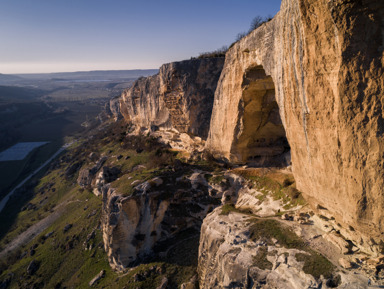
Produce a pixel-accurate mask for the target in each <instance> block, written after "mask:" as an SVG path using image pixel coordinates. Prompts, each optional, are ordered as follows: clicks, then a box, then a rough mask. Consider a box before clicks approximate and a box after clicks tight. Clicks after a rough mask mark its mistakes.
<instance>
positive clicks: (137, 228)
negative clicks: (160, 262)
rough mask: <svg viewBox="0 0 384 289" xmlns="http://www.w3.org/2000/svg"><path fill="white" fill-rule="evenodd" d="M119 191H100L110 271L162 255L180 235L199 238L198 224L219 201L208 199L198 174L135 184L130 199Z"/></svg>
mask: <svg viewBox="0 0 384 289" xmlns="http://www.w3.org/2000/svg"><path fill="white" fill-rule="evenodd" d="M179 171H180V170H179ZM123 193H124V192H122V191H118V190H116V189H113V188H110V189H109V190H107V191H104V192H103V210H102V230H103V240H104V247H105V250H106V253H107V255H108V259H109V263H110V265H111V267H112V268H113V269H115V270H119V271H122V270H124V269H125V268H127V267H130V266H134V265H137V264H139V263H140V262H143V261H145V260H147V259H150V260H151V259H152V260H153V259H154V258H155V257H164V256H165V255H167V252H168V251H169V249H170V248H172V247H173V245H175V242H177V241H178V242H180V240H177V238H178V236H179V235H180V234H184V235H187V237H188V236H189V237H188V238H191V236H194V235H197V236H198V234H199V231H200V226H201V223H202V220H203V219H204V218H205V216H206V215H207V213H208V212H209V211H211V210H212V209H213V208H214V207H216V206H217V205H218V204H220V197H221V195H220V194H216V195H215V196H210V195H209V193H208V184H207V181H206V180H205V178H204V174H202V173H199V172H196V173H193V174H192V175H191V176H190V177H189V178H188V177H186V176H182V177H178V178H176V177H175V176H174V174H173V176H168V177H162V178H159V177H157V178H155V179H152V180H150V181H146V182H142V183H141V184H138V185H137V186H136V187H135V190H134V193H133V194H132V195H130V196H124V195H123ZM184 239H185V236H184ZM175 240H176V241H175ZM182 240H183V239H182ZM182 240H181V241H182Z"/></svg>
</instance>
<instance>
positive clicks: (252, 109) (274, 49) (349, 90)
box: [207, 0, 384, 252]
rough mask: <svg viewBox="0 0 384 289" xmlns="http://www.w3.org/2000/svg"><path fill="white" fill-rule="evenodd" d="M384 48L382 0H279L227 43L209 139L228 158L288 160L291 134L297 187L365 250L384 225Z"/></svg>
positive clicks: (372, 247)
mask: <svg viewBox="0 0 384 289" xmlns="http://www.w3.org/2000/svg"><path fill="white" fill-rule="evenodd" d="M383 49H384V2H382V1H379V0H372V1H346V0H335V1H320V0H319V1H318V0H283V2H282V5H281V11H280V12H279V13H278V14H277V15H276V17H275V18H274V19H273V20H272V21H269V22H268V23H266V24H264V25H262V26H261V27H259V28H258V29H256V30H255V31H253V32H252V33H251V34H250V35H248V36H247V37H245V38H244V39H242V40H241V41H240V42H238V43H236V44H235V45H234V46H233V47H232V48H231V49H230V50H229V51H228V53H227V55H226V60H225V64H224V68H223V71H222V74H221V77H220V80H219V84H218V87H217V89H216V93H215V100H214V106H213V112H212V119H211V127H210V132H209V136H208V139H207V149H209V150H210V151H211V152H213V153H214V154H215V155H216V156H220V157H224V158H227V159H229V160H231V161H235V162H244V161H252V160H253V161H254V160H256V161H259V160H260V159H264V160H265V159H267V157H269V158H270V157H271V156H274V157H276V156H279V154H280V156H282V157H281V160H282V163H284V161H285V162H287V159H288V157H286V156H285V155H284V153H286V152H287V144H286V143H285V140H284V137H286V139H287V140H288V143H289V147H290V153H291V161H292V169H293V172H294V176H295V179H296V183H297V187H298V189H299V190H301V191H302V192H303V193H304V194H305V196H306V197H307V199H308V200H309V201H310V203H311V204H312V205H313V206H314V207H315V206H316V205H317V204H319V205H321V206H322V207H325V208H327V209H328V210H329V211H330V212H332V214H333V215H334V216H335V217H336V218H337V220H338V221H339V222H340V223H341V224H344V226H345V227H348V226H351V227H353V229H354V230H355V232H356V233H355V236H354V238H355V239H356V240H358V239H360V238H361V240H360V241H361V243H362V244H363V243H364V244H365V245H364V246H365V249H366V250H368V251H369V250H372V251H375V250H377V248H378V247H375V244H379V243H380V240H381V239H382V238H380V237H381V236H382V233H384V218H383V207H384V194H383V187H384V177H383V176H384V158H383V156H384V113H383V109H384V98H383V88H384V75H383V72H384V69H383V67H384V58H383ZM273 95H274V96H273ZM274 101H276V103H277V104H278V108H279V115H280V118H281V122H280V120H279V116H278V115H277V108H276V107H275V103H274ZM281 124H282V125H283V126H282V125H281ZM283 127H284V129H285V133H284V130H283ZM371 237H372V240H370V238H371ZM360 241H359V242H360ZM375 248H376V249H375ZM375 252H377V251H375Z"/></svg>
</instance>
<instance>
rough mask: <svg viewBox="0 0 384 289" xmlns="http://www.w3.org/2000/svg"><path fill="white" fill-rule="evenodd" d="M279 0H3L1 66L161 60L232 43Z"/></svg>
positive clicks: (22, 69) (126, 64)
mask: <svg viewBox="0 0 384 289" xmlns="http://www.w3.org/2000/svg"><path fill="white" fill-rule="evenodd" d="M280 3H281V0H0V73H33V72H61V71H78V70H103V69H111V70H112V69H135V68H139V69H146V68H158V67H159V66H160V65H161V64H163V63H167V62H171V61H178V60H183V59H189V58H190V57H191V56H198V55H199V53H201V52H206V51H212V50H215V49H217V48H220V47H222V46H223V45H228V46H229V45H230V44H231V43H232V42H233V41H234V40H235V38H236V35H237V34H238V33H239V32H243V31H247V30H248V28H249V26H250V23H251V21H252V19H253V18H254V17H255V16H258V15H260V16H268V15H271V16H273V15H275V14H276V13H277V12H278V10H279V8H280Z"/></svg>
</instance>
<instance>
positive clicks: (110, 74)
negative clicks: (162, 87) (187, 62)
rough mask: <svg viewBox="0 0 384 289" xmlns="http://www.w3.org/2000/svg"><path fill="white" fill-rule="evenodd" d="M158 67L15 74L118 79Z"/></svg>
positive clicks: (32, 77) (31, 77)
mask: <svg viewBox="0 0 384 289" xmlns="http://www.w3.org/2000/svg"><path fill="white" fill-rule="evenodd" d="M158 71H159V70H158V69H134V70H94V71H76V72H57V73H33V74H15V76H16V77H21V78H23V79H28V80H58V81H60V80H88V81H103V80H119V79H132V78H139V77H141V76H149V75H153V74H156V73H157V72H158Z"/></svg>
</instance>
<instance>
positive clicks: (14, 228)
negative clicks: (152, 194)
mask: <svg viewBox="0 0 384 289" xmlns="http://www.w3.org/2000/svg"><path fill="white" fill-rule="evenodd" d="M126 129H127V126H126V125H124V124H122V123H117V124H112V125H110V126H106V127H105V128H104V129H102V130H100V131H98V132H97V133H96V134H95V136H94V137H93V138H91V139H88V140H84V141H82V142H81V144H77V145H73V146H72V147H71V149H70V150H69V151H68V152H66V153H65V154H63V155H62V156H61V157H60V158H59V159H58V160H57V161H55V162H53V163H52V164H51V168H50V170H49V171H48V173H47V174H46V175H42V174H41V175H39V176H36V178H35V179H34V180H32V181H31V182H30V183H29V184H27V185H26V186H25V188H23V190H22V191H20V192H19V194H18V195H17V198H14V199H13V200H12V201H11V202H10V203H9V205H8V206H7V207H6V208H5V210H4V211H3V212H2V213H1V214H0V234H1V236H3V238H1V240H0V251H1V250H2V249H4V248H6V247H7V246H8V245H9V244H12V243H13V242H14V239H15V238H17V237H18V236H19V235H20V234H21V233H22V232H24V231H25V230H27V229H28V228H31V227H32V226H37V227H36V228H39V226H40V225H41V224H42V223H41V221H42V220H44V221H45V220H52V221H50V222H48V225H47V226H46V227H43V230H42V232H41V233H40V234H38V235H37V236H36V237H35V238H31V239H29V240H28V239H27V240H26V243H25V244H24V245H22V246H21V247H19V248H18V249H16V250H14V251H13V252H11V253H9V254H7V256H6V257H5V258H3V257H2V258H1V261H0V282H1V281H4V280H5V279H7V278H8V276H11V275H12V276H13V277H12V278H11V284H10V287H9V288H20V287H22V288H65V287H66V288H89V285H88V282H89V281H90V280H91V279H92V278H93V277H95V276H96V275H97V274H98V273H99V272H100V271H101V270H105V277H104V278H103V279H101V280H100V281H99V282H98V285H97V286H95V287H96V288H132V289H133V288H156V287H157V286H158V285H160V283H161V281H162V278H163V277H164V276H166V277H167V278H168V286H169V288H178V287H179V286H180V284H182V283H184V282H187V281H189V280H190V279H191V277H192V276H193V275H194V274H195V273H196V266H197V264H196V262H197V254H198V244H199V236H198V234H196V232H194V235H192V236H182V235H181V236H179V237H178V239H177V238H176V239H175V240H173V241H169V242H170V243H167V244H166V245H167V246H169V245H170V244H171V245H172V250H170V251H169V252H168V255H167V257H166V258H164V259H158V260H157V259H156V260H152V262H151V263H148V264H141V265H139V266H138V267H136V268H134V269H133V270H130V271H128V272H126V273H125V274H119V273H116V272H114V271H112V270H111V268H110V267H109V263H108V260H107V256H106V254H105V252H104V248H103V242H102V235H101V230H100V227H99V222H100V218H101V207H102V204H101V198H98V197H96V196H94V195H93V194H92V193H90V192H89V191H88V190H84V189H82V188H80V187H79V186H78V185H77V184H76V179H77V174H76V173H75V174H68V173H67V171H68V169H69V168H70V167H72V166H73V165H74V164H76V163H80V164H83V167H88V166H92V163H91V161H90V158H89V155H90V152H92V153H93V154H94V155H95V159H99V158H100V156H101V155H107V156H108V160H107V161H106V163H105V165H107V166H115V167H118V168H119V169H120V170H121V172H122V174H123V175H122V176H121V177H120V179H118V180H116V181H115V182H114V184H113V185H114V186H116V187H117V188H118V189H119V190H122V191H123V192H124V193H125V194H129V193H132V191H133V187H132V185H131V183H132V182H133V181H135V180H140V181H144V180H149V179H150V178H152V177H154V176H159V175H160V176H161V177H162V178H163V179H164V180H167V182H168V184H171V185H170V186H167V191H169V192H170V193H172V194H173V193H174V192H176V191H177V188H181V187H182V186H183V182H178V183H177V186H178V187H177V188H176V181H175V178H177V177H179V176H181V175H183V174H185V173H187V172H188V171H189V170H191V168H193V167H194V166H195V165H189V164H185V163H181V162H180V161H178V155H177V153H175V152H173V151H171V150H169V149H168V148H167V147H165V146H163V145H161V144H159V143H157V141H156V140H155V139H152V138H148V137H143V136H138V137H126V136H125V134H124V132H125V131H126ZM122 136H123V137H122ZM175 162H176V163H178V164H179V166H181V167H180V169H179V170H177V171H174V165H175ZM197 167H199V166H197ZM128 175H129V176H130V177H132V179H129V180H128V178H127V176H128ZM163 197H166V196H162V195H160V196H159V198H163ZM207 201H210V202H212V200H207ZM194 209H196V210H200V209H201V208H193V207H192V206H189V207H188V210H194ZM183 210H184V211H185V207H182V206H180V211H183ZM11 211H13V212H14V213H13V215H8V214H10V213H11ZM175 212H176V213H177V208H176V209H175ZM56 215H58V216H57V217H54V216H56ZM69 224H71V225H72V227H70V228H69V229H67V230H65V229H64V228H66V226H67V225H69ZM92 232H95V234H94V237H93V238H90V239H89V236H90V235H92ZM87 240H88V241H87ZM32 252H33V253H32ZM32 260H35V262H36V263H37V264H39V265H38V269H37V271H36V273H35V274H32V275H28V273H27V267H28V265H29V264H30V263H31V261H32ZM9 274H11V275H9Z"/></svg>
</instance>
